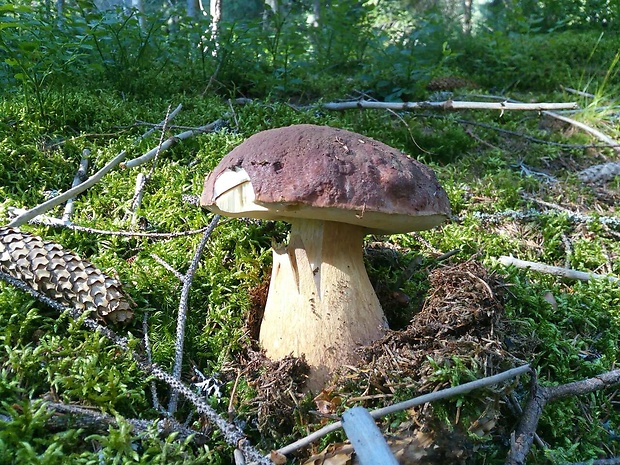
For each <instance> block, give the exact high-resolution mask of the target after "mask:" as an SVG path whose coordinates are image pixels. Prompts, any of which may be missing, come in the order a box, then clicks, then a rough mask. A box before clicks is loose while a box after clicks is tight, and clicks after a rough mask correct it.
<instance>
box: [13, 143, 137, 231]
mask: <svg viewBox="0 0 620 465" xmlns="http://www.w3.org/2000/svg"><path fill="white" fill-rule="evenodd" d="M126 156H127V152H125V151H124V150H123V151H122V152H121V153H119V154H118V155H117V156H116V157H114V158H113V159H112V160H111V161H110V162H109V163H108V164H107V165H105V166H104V167H103V168H101V169H100V170H99V171H97V172H96V173H95V174H93V175H92V176H91V177H90V178H88V179H87V180H86V181H84V182H83V183H82V184H78V185H77V186H75V187H73V188H71V189H69V190H68V191H65V192H63V193H62V194H60V195H57V196H56V197H52V198H51V199H49V200H47V201H45V202H43V203H42V204H39V205H37V206H36V207H34V208H31V209H30V210H26V211H25V212H24V213H23V214H21V215H19V216H18V217H17V218H15V219H14V220H13V221H11V222H10V223H9V226H11V227H14V228H18V227H19V226H21V225H23V224H26V223H27V222H28V221H30V220H31V219H33V218H35V217H36V216H39V215H41V214H43V213H45V212H47V211H49V210H51V209H52V208H54V207H55V206H57V205H60V204H61V203H63V202H66V201H67V200H69V199H70V198H73V197H75V196H76V195H78V194H80V193H82V192H84V191H85V190H86V189H88V188H89V187H91V186H94V185H95V184H97V182H99V180H100V179H101V178H103V177H104V176H105V175H106V174H108V172H109V171H111V170H112V169H113V168H114V167H116V166H117V165H118V164H119V163H120V162H122V161H123V160H124V159H125V157H126Z"/></svg>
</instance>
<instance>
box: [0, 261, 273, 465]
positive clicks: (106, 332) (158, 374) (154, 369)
mask: <svg viewBox="0 0 620 465" xmlns="http://www.w3.org/2000/svg"><path fill="white" fill-rule="evenodd" d="M0 280H3V281H5V282H7V283H8V284H10V285H12V286H14V287H16V288H17V289H20V290H22V291H24V292H27V293H28V294H30V295H32V296H33V297H34V298H35V299H37V300H39V301H40V302H42V303H44V304H46V305H48V306H50V307H51V308H53V309H54V310H57V311H58V312H61V313H66V314H68V315H69V316H70V317H71V318H73V319H74V320H76V321H78V322H79V323H81V324H83V325H84V326H85V327H86V328H88V329H91V330H93V331H96V332H98V333H99V334H101V335H103V336H105V337H106V338H107V339H109V340H110V341H111V342H113V343H114V344H116V345H118V346H119V347H120V348H122V349H123V351H124V352H125V353H127V354H129V355H130V356H131V357H132V359H133V360H134V361H135V362H136V365H137V366H138V367H139V368H140V369H141V370H142V371H144V372H145V373H146V374H148V375H151V376H153V377H154V378H156V379H159V380H160V381H163V382H164V383H166V384H168V386H170V387H171V388H172V389H174V390H175V391H177V392H179V393H180V394H182V395H183V396H184V397H185V398H186V399H187V400H188V401H190V402H191V403H192V405H193V406H194V407H195V408H196V411H197V412H198V413H200V414H201V415H204V416H205V417H206V418H207V419H208V420H209V421H210V422H211V423H212V424H214V425H215V426H216V428H218V429H219V430H220V431H221V433H222V436H223V437H224V440H225V441H226V442H227V443H228V444H230V445H232V446H233V447H236V448H238V449H240V450H241V451H242V452H243V454H244V455H245V457H246V459H247V460H248V461H252V462H254V463H256V464H258V465H272V462H271V460H269V459H268V458H265V457H263V456H262V455H261V454H260V452H258V450H256V449H255V448H254V447H253V446H252V445H251V444H250V442H249V441H248V440H247V438H246V437H245V435H244V434H243V431H241V430H240V429H239V428H238V427H237V426H235V425H233V424H231V423H229V422H227V421H226V420H224V419H223V418H222V417H221V416H220V415H219V414H218V413H217V412H216V411H215V410H214V409H213V408H212V407H211V406H210V405H209V404H207V403H206V402H205V401H204V400H203V399H202V398H201V397H200V396H199V395H197V394H196V393H195V392H194V391H192V390H191V388H190V387H188V386H187V385H185V384H184V383H182V382H181V381H179V380H178V379H175V378H174V377H172V376H171V375H170V374H168V373H166V372H165V371H164V370H162V369H161V368H160V367H159V366H157V365H155V364H151V363H147V362H146V361H145V360H144V359H143V358H142V356H140V355H139V354H138V353H136V352H135V351H134V350H132V349H131V348H130V347H129V345H128V341H127V338H124V337H120V336H118V335H117V334H116V333H115V332H114V331H112V330H111V329H109V328H106V327H105V326H102V325H100V324H99V323H98V322H96V321H95V320H93V319H91V318H89V317H88V315H85V314H84V313H82V312H80V311H79V310H77V309H75V308H71V307H65V306H64V305H62V304H60V303H58V302H56V301H55V300H53V299H50V298H49V297H47V296H45V295H43V294H41V293H40V292H37V291H36V290H34V289H33V288H31V287H30V286H28V285H27V284H26V283H25V282H23V281H21V280H19V279H16V278H13V277H12V276H10V275H8V274H6V273H3V272H2V271H0Z"/></svg>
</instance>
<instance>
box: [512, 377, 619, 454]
mask: <svg viewBox="0 0 620 465" xmlns="http://www.w3.org/2000/svg"><path fill="white" fill-rule="evenodd" d="M617 384H620V370H613V371H608V372H606V373H603V374H600V375H598V376H595V377H593V378H588V379H584V380H581V381H575V382H573V383H568V384H562V385H560V386H549V387H544V386H540V385H539V384H538V382H537V381H536V377H535V376H533V377H532V394H531V395H530V398H529V400H528V402H527V404H526V406H525V408H524V409H523V416H522V417H521V421H520V422H519V426H518V427H517V430H516V432H515V436H514V439H513V440H512V441H511V442H512V444H511V447H510V451H509V453H508V457H507V459H506V462H505V463H506V465H523V464H524V463H525V459H526V457H527V455H528V453H529V451H530V449H531V447H532V442H533V440H534V433H535V432H536V428H537V426H538V421H539V420H540V417H541V415H542V412H543V409H544V408H545V406H546V405H547V404H548V403H549V402H551V401H554V400H557V399H562V398H565V397H569V396H579V395H583V394H589V393H592V392H595V391H600V390H601V389H604V388H607V387H611V386H615V385H617Z"/></svg>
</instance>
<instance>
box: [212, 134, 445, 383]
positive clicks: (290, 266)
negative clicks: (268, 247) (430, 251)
mask: <svg viewBox="0 0 620 465" xmlns="http://www.w3.org/2000/svg"><path fill="white" fill-rule="evenodd" d="M201 205H202V206H203V207H205V208H207V209H209V210H211V211H213V212H216V213H220V214H222V215H224V216H231V217H251V218H260V219H269V220H283V221H287V222H290V223H291V224H292V229H291V235H290V240H289V245H288V246H287V247H286V248H283V249H281V250H274V265H273V271H272V277H271V283H270V290H269V296H268V300H267V306H266V309H265V315H264V319H263V322H262V325H261V334H260V342H261V345H262V346H263V348H264V349H265V350H266V352H267V355H268V356H269V357H271V358H274V359H278V358H282V357H284V356H287V355H290V354H291V353H292V354H293V355H295V356H301V355H302V354H303V355H304V356H305V357H306V360H307V361H308V364H309V365H310V367H311V374H310V378H309V386H310V387H311V388H313V389H320V388H321V387H322V385H323V384H324V383H325V382H326V381H327V379H328V378H329V376H330V375H331V373H332V372H333V371H334V370H335V369H336V368H338V367H340V366H342V364H343V363H345V364H346V363H350V364H353V363H355V361H356V360H357V356H356V355H355V348H356V347H358V346H360V345H366V344H370V343H372V342H373V341H375V340H377V339H378V338H380V337H381V336H382V335H383V334H384V333H385V330H386V328H387V324H386V321H385V317H384V315H383V311H382V310H381V306H380V304H379V302H378V299H377V297H376V295H375V293H374V290H373V288H372V285H371V283H370V281H369V279H368V276H367V274H366V270H365V268H364V264H363V255H362V247H363V237H364V235H366V234H369V233H372V234H395V233H404V232H409V231H419V230H424V229H430V228H433V227H435V226H437V225H439V224H441V223H442V222H443V221H445V220H446V219H447V218H448V217H449V216H450V204H449V201H448V198H447V195H446V193H445V191H444V190H443V189H442V187H441V186H440V185H439V183H438V181H437V179H436V177H435V174H434V173H433V171H432V170H431V169H430V168H429V167H427V166H426V165H423V164H421V163H419V162H417V161H416V160H413V159H412V158H410V157H408V156H407V155H405V154H403V153H401V152H399V151H398V150H396V149H393V148H392V147H389V146H387V145H385V144H383V143H381V142H379V141H376V140H374V139H370V138H368V137H365V136H362V135H360V134H356V133H353V132H350V131H346V130H342V129H336V128H331V127H327V126H315V125H307V124H304V125H295V126H289V127H285V128H278V129H272V130H268V131H263V132H260V133H258V134H255V135H254V136H252V137H250V138H249V139H247V140H246V141H245V142H243V143H242V144H241V145H239V146H238V147H237V148H235V149H234V150H232V151H231V152H230V153H229V154H228V155H227V156H226V157H224V158H223V159H222V161H221V162H220V164H219V165H218V166H217V167H216V168H215V170H214V171H213V172H212V173H210V174H209V175H208V176H207V178H206V179H205V185H204V190H203V193H202V197H201Z"/></svg>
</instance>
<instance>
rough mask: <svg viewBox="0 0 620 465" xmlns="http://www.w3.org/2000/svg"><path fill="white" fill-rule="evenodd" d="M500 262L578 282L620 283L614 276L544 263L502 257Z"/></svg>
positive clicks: (619, 279)
mask: <svg viewBox="0 0 620 465" xmlns="http://www.w3.org/2000/svg"><path fill="white" fill-rule="evenodd" d="M498 260H499V262H500V263H501V264H502V265H504V266H514V267H516V268H520V269H526V270H527V269H530V270H532V271H537V272H539V273H545V274H551V275H554V276H561V277H563V278H567V279H575V280H578V281H590V280H591V279H607V280H609V281H611V282H614V283H617V282H620V278H616V277H614V276H606V275H602V274H596V273H586V272H584V271H577V270H572V269H569V268H561V267H559V266H551V265H546V264H544V263H538V262H529V261H526V260H519V259H517V258H514V257H508V256H505V255H502V256H501V257H499V259H498Z"/></svg>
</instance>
